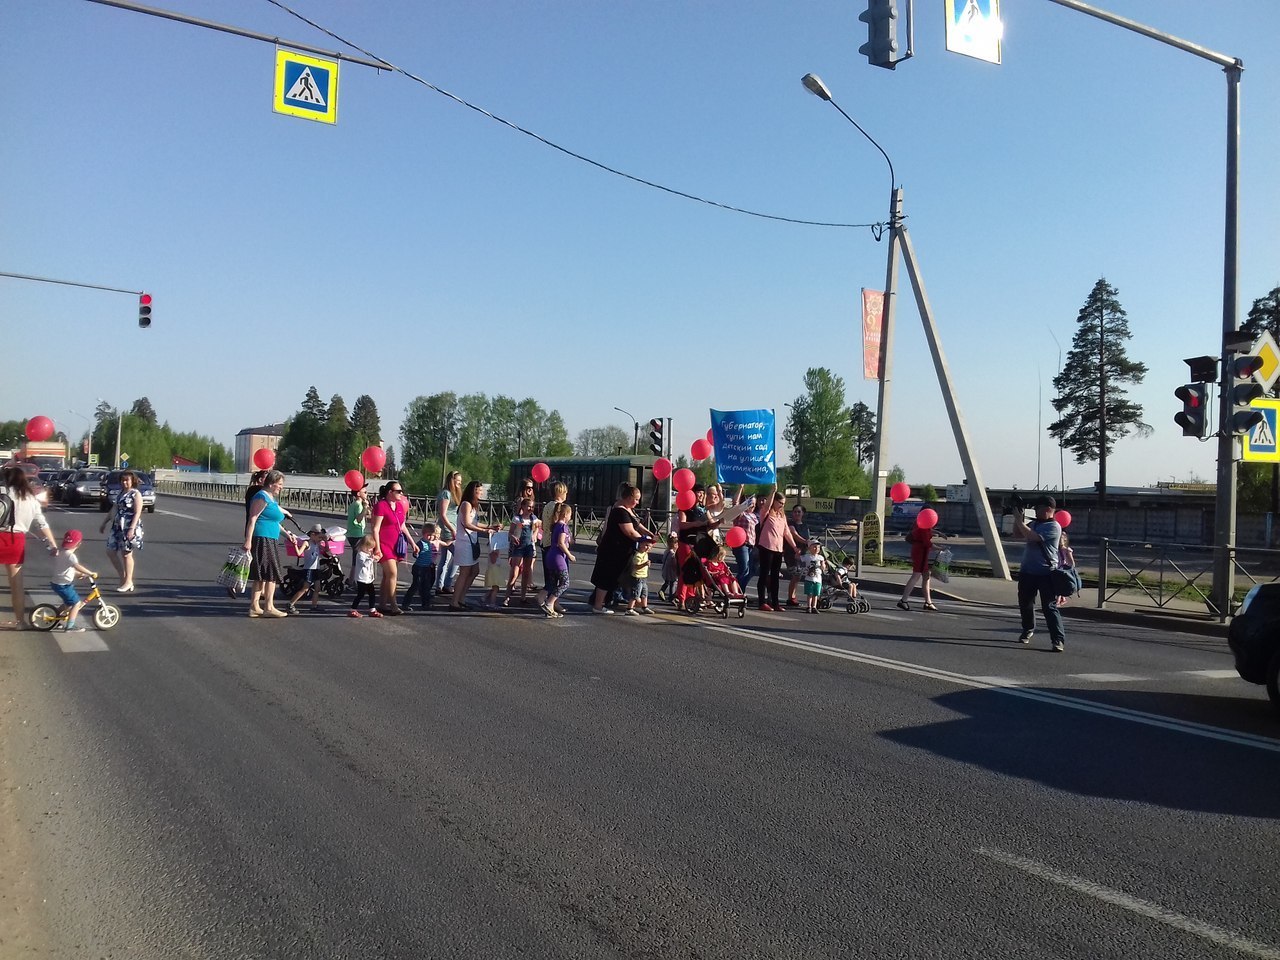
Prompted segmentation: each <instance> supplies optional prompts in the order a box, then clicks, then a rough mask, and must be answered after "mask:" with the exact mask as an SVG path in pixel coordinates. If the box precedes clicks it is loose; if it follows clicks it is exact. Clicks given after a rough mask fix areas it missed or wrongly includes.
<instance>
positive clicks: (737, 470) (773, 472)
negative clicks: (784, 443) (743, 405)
mask: <svg viewBox="0 0 1280 960" xmlns="http://www.w3.org/2000/svg"><path fill="white" fill-rule="evenodd" d="M711 435H712V440H713V444H714V446H715V451H716V452H715V457H716V479H717V480H718V481H720V482H721V483H776V482H777V479H778V473H777V461H776V457H775V446H774V414H773V411H772V410H712V411H711Z"/></svg>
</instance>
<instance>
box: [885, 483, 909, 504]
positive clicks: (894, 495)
mask: <svg viewBox="0 0 1280 960" xmlns="http://www.w3.org/2000/svg"><path fill="white" fill-rule="evenodd" d="M910 496H911V484H909V483H903V482H902V481H901V480H899V481H898V482H897V483H895V484H894V485H893V486H892V487H890V488H889V499H890V500H892V501H893V502H894V503H901V502H902V501H903V500H906V499H907V498H908V497H910Z"/></svg>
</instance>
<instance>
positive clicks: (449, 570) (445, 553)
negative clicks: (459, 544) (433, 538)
mask: <svg viewBox="0 0 1280 960" xmlns="http://www.w3.org/2000/svg"><path fill="white" fill-rule="evenodd" d="M436 566H437V567H439V568H440V570H439V573H438V574H437V575H436V589H437V590H452V589H453V584H454V581H455V580H457V579H458V568H457V567H455V566H454V565H453V544H452V543H450V544H449V545H448V546H447V547H446V546H443V545H442V546H441V547H440V562H439V563H438V564H436Z"/></svg>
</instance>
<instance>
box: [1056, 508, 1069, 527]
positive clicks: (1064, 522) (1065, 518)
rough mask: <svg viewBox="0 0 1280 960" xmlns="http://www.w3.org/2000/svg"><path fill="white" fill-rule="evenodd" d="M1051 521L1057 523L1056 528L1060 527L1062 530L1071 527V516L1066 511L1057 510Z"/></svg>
mask: <svg viewBox="0 0 1280 960" xmlns="http://www.w3.org/2000/svg"><path fill="white" fill-rule="evenodd" d="M1053 519H1054V520H1056V521H1058V526H1060V527H1061V528H1062V529H1063V530H1065V529H1067V527H1069V526H1071V514H1069V513H1067V511H1065V510H1059V511H1058V512H1057V513H1055V514H1054V515H1053Z"/></svg>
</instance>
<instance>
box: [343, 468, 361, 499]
mask: <svg viewBox="0 0 1280 960" xmlns="http://www.w3.org/2000/svg"><path fill="white" fill-rule="evenodd" d="M342 482H343V483H345V484H346V485H347V489H348V490H350V491H351V492H352V493H355V492H356V491H357V490H362V489H364V474H362V473H361V472H360V471H359V470H348V471H347V473H346V476H344V477H343V478H342Z"/></svg>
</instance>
